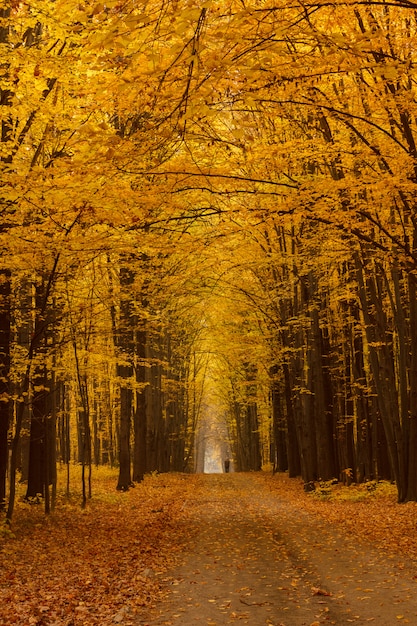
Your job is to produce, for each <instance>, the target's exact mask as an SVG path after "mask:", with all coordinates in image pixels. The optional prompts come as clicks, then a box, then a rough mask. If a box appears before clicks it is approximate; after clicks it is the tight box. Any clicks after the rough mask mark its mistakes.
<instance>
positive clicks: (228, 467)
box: [224, 459, 230, 474]
mask: <svg viewBox="0 0 417 626" xmlns="http://www.w3.org/2000/svg"><path fill="white" fill-rule="evenodd" d="M229 470H230V459H226V460H225V462H224V471H225V472H226V474H228V473H229Z"/></svg>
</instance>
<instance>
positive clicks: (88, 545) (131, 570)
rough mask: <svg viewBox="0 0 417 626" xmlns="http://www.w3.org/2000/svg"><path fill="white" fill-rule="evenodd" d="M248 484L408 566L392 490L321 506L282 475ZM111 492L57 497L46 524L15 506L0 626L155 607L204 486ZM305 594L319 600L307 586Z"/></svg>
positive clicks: (161, 480)
mask: <svg viewBox="0 0 417 626" xmlns="http://www.w3.org/2000/svg"><path fill="white" fill-rule="evenodd" d="M251 476H252V477H253V478H254V479H255V480H256V481H258V480H259V481H260V482H262V483H263V486H266V485H267V486H268V487H269V490H270V492H271V493H272V495H276V497H277V498H279V499H280V500H283V501H288V502H291V503H292V504H296V505H297V506H300V507H301V508H302V509H303V510H307V511H308V512H309V513H310V514H313V515H317V516H318V517H321V518H325V519H327V520H328V521H329V522H330V523H331V524H333V525H336V524H337V525H339V526H340V528H342V529H343V530H345V531H346V532H348V533H349V534H353V535H355V536H356V537H358V539H360V540H365V541H367V540H372V542H376V543H377V544H378V545H381V546H383V547H384V550H385V551H386V550H387V545H389V547H390V549H391V550H393V551H396V553H397V554H398V553H400V554H401V555H404V560H405V559H406V557H411V558H417V533H416V530H417V515H416V513H417V504H416V503H409V504H406V505H399V504H397V503H396V500H395V493H394V491H392V493H386V494H382V495H380V496H379V495H378V493H377V492H375V493H373V494H372V496H370V497H369V498H367V499H365V500H363V501H353V499H349V498H346V499H344V500H340V499H339V500H337V499H336V500H328V501H327V500H326V501H322V500H319V499H317V498H314V497H312V496H311V495H310V494H306V493H305V492H304V491H303V487H302V484H301V482H300V481H299V480H297V479H288V478H287V477H286V475H276V476H272V475H270V474H257V475H254V474H251ZM115 484H116V476H115V475H114V474H113V475H111V476H108V477H107V479H105V480H103V479H101V480H100V481H98V482H97V484H93V496H94V497H93V499H92V500H91V502H89V504H88V506H87V508H86V509H85V510H81V509H80V506H79V498H78V497H77V498H74V499H73V500H72V501H71V500H70V501H67V500H66V499H65V498H63V497H61V499H60V501H59V503H58V505H57V508H56V511H55V512H54V513H53V514H52V515H50V516H49V517H45V516H44V514H43V512H42V510H41V507H38V506H36V505H32V506H30V505H24V504H23V503H20V504H19V506H18V507H17V510H16V518H15V521H14V526H13V532H14V534H15V537H14V538H13V537H11V536H10V535H9V534H8V533H3V534H0V581H1V585H0V626H12V625H16V626H31V625H37V626H109V625H110V624H123V626H129V624H132V625H133V624H134V623H135V622H136V623H137V616H138V614H139V613H140V612H141V611H142V610H143V609H144V607H146V608H149V607H151V606H152V605H154V603H155V602H156V600H157V599H158V597H160V595H159V594H160V591H161V589H160V584H159V582H158V581H160V580H163V578H164V576H161V575H160V574H161V573H162V574H164V572H166V571H167V570H168V569H169V568H170V567H172V566H173V565H174V564H175V563H176V562H177V560H178V559H179V557H180V555H181V551H182V549H183V547H184V544H185V543H186V542H187V540H188V538H189V535H190V532H191V531H190V524H189V519H190V516H191V515H192V514H193V509H195V506H191V505H192V503H193V502H195V501H196V499H197V500H198V501H199V503H200V506H204V503H205V500H204V498H206V499H207V495H205V494H204V493H203V492H201V493H200V494H196V491H198V490H199V489H200V490H202V489H203V487H202V486H203V485H204V481H201V480H199V479H198V477H193V476H185V475H181V474H171V475H160V476H156V477H154V476H149V477H147V478H146V480H145V481H144V482H143V483H142V484H140V485H137V486H136V488H135V489H132V490H130V491H129V492H128V493H118V492H116V491H115ZM346 489H352V488H346ZM351 493H352V492H351ZM197 495H198V497H197ZM225 495H226V494H225ZM217 498H218V502H217V501H213V500H210V506H211V507H213V506H219V507H220V508H221V506H222V493H221V491H220V490H219V492H218V494H217ZM187 501H188V503H189V505H187ZM216 502H217V504H216ZM194 514H195V510H194ZM191 527H195V526H193V525H191ZM253 545H255V546H256V542H255V541H254V542H253ZM312 594H313V595H322V594H323V595H327V592H324V591H322V590H321V588H312ZM236 619H238V618H237V617H236Z"/></svg>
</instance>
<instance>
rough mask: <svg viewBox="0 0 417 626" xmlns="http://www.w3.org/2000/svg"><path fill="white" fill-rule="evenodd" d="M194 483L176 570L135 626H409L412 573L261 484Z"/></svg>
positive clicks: (414, 614) (246, 477)
mask: <svg viewBox="0 0 417 626" xmlns="http://www.w3.org/2000/svg"><path fill="white" fill-rule="evenodd" d="M193 479H194V480H196V479H197V480H198V481H200V482H201V484H202V486H203V489H201V488H200V489H198V490H197V489H196V497H195V499H189V500H187V501H186V502H184V507H187V518H188V520H189V521H187V528H186V529H185V528H181V527H178V528H177V532H178V537H179V539H181V541H182V540H183V537H184V535H188V533H190V537H191V539H190V540H189V541H187V542H186V543H185V547H184V553H183V562H182V563H181V564H180V565H179V566H178V567H177V568H176V569H175V570H174V571H172V572H170V576H169V577H168V578H165V581H164V585H165V590H166V595H165V597H164V599H162V600H161V602H160V603H159V604H158V605H157V607H156V608H155V609H154V610H153V611H152V612H151V613H150V614H148V615H147V616H143V617H142V618H141V619H140V621H139V622H138V626H148V625H149V626H171V625H173V626H188V625H190V626H191V625H192V624H204V625H207V626H219V625H221V624H250V625H252V626H261V625H269V626H312V625H313V626H319V625H321V624H337V625H338V626H348V625H349V626H350V625H351V624H356V625H358V624H360V625H363V624H372V623H374V624H377V625H378V626H394V625H395V624H406V623H408V624H417V598H416V595H417V594H416V592H417V582H416V581H417V575H416V571H415V570H413V568H412V567H409V566H407V567H406V566H404V564H403V563H399V562H398V559H393V558H389V556H388V555H387V554H386V553H384V552H382V551H381V550H378V549H376V548H375V547H373V546H372V544H371V543H369V544H367V543H362V542H361V543H360V545H359V544H358V543H357V542H355V541H354V540H353V539H352V538H349V537H346V536H344V535H343V534H342V533H341V532H340V531H338V530H337V529H335V528H333V527H331V526H330V525H329V524H328V523H326V522H325V521H324V520H321V519H317V518H316V517H315V516H314V515H312V514H310V513H307V512H306V511H303V510H302V509H301V508H300V506H297V504H296V503H295V504H289V503H288V502H287V501H285V502H284V501H282V500H280V499H279V498H277V496H276V495H274V494H272V493H271V492H270V490H269V488H268V482H267V481H266V480H263V479H262V476H259V475H256V474H253V475H252V474H217V475H201V476H199V477H193ZM202 494H203V495H202Z"/></svg>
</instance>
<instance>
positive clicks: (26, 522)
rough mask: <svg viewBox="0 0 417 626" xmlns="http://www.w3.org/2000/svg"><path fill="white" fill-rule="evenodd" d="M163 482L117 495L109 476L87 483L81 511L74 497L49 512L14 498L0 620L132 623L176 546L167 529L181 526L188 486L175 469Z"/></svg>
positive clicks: (1, 563)
mask: <svg viewBox="0 0 417 626" xmlns="http://www.w3.org/2000/svg"><path fill="white" fill-rule="evenodd" d="M168 483H169V484H167V482H166V481H165V479H164V477H163V476H160V477H148V478H147V479H146V480H145V482H144V483H143V484H141V485H138V486H137V487H136V488H135V489H132V490H130V491H129V492H128V493H118V492H116V491H115V484H116V481H115V477H114V476H113V477H112V478H111V479H110V480H108V481H107V484H105V485H101V487H100V488H98V491H97V487H96V489H95V490H94V487H93V496H94V493H96V496H95V497H93V499H92V500H91V502H90V503H89V504H88V507H87V508H86V509H85V510H81V509H80V506H79V499H78V498H77V499H76V500H74V501H73V502H72V503H68V502H67V503H66V502H65V501H64V500H63V501H62V502H60V503H59V505H58V506H57V508H56V512H55V513H53V514H52V515H51V516H49V517H45V516H44V515H43V512H42V511H41V510H40V509H41V507H38V506H36V505H32V506H30V505H25V506H24V505H23V504H20V505H19V507H18V510H17V511H16V518H15V522H14V525H13V533H14V535H15V538H12V537H10V536H9V535H8V534H6V533H4V534H3V536H2V537H1V538H0V580H1V586H0V624H1V625H2V626H12V625H16V626H23V625H24V626H28V625H29V626H30V625H32V624H33V625H38V626H46V625H47V626H78V625H81V624H82V625H88V626H95V625H100V626H105V625H106V624H117V623H123V625H124V626H126V625H128V624H130V623H132V624H133V622H134V618H135V615H136V613H137V612H138V611H139V610H140V608H141V607H143V606H149V605H151V604H152V602H153V601H154V599H155V597H156V595H157V592H158V588H159V587H158V583H157V576H156V575H157V574H158V572H163V571H165V570H166V569H167V568H169V567H170V566H171V565H172V564H173V562H174V561H175V559H176V557H177V555H178V552H179V551H180V550H181V545H180V544H179V543H178V536H177V534H176V533H174V534H172V532H171V531H172V527H173V525H175V526H178V525H181V523H182V518H183V515H184V514H183V510H182V509H183V506H182V503H183V502H184V499H185V498H186V497H187V489H192V488H194V487H193V486H191V485H190V484H189V483H187V481H184V479H183V478H182V477H181V476H180V475H178V476H175V475H171V476H169V479H168ZM100 489H101V490H100Z"/></svg>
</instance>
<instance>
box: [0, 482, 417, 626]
mask: <svg viewBox="0 0 417 626" xmlns="http://www.w3.org/2000/svg"><path fill="white" fill-rule="evenodd" d="M114 484H115V481H114V476H109V477H107V478H106V480H104V481H103V480H101V481H99V482H97V484H93V496H94V497H93V499H92V500H91V501H90V502H89V504H88V506H87V508H86V509H84V510H81V509H80V508H79V499H78V498H76V497H75V496H73V498H72V499H70V500H67V499H65V498H63V497H61V498H60V501H59V502H57V507H56V511H55V512H54V513H53V514H51V515H49V516H48V517H47V518H45V517H44V516H43V513H42V511H40V507H39V506H36V505H32V506H30V505H24V504H23V503H20V504H19V506H18V507H17V510H16V516H15V519H14V523H13V528H12V532H13V534H11V533H9V532H8V531H7V530H6V529H5V530H4V531H3V533H1V536H0V625H1V626H11V625H12V624H16V625H18V626H30V625H32V624H36V625H38V626H109V625H110V624H121V625H122V626H171V625H174V626H188V625H190V626H191V625H192V624H197V625H198V624H202V625H206V626H215V625H220V624H236V625H239V624H250V625H251V626H261V625H269V626H304V625H306V626H318V625H321V624H337V625H339V626H347V625H348V624H352V623H353V624H360V625H363V624H368V623H375V624H378V626H392V625H394V624H406V623H408V624H417V593H416V592H417V560H416V559H417V504H416V503H408V504H403V505H399V504H397V503H396V500H395V493H394V491H393V488H392V486H391V485H388V484H386V483H382V484H381V485H379V486H376V488H375V489H372V488H371V490H369V489H368V488H366V487H365V486H362V487H355V486H351V487H349V488H346V487H339V486H332V487H330V486H328V487H327V486H326V489H323V490H318V492H317V493H315V494H307V493H304V491H303V486H302V483H301V481H299V480H297V479H288V478H287V476H286V475H282V474H277V475H275V476H272V475H271V474H269V473H250V474H233V473H232V474H209V475H193V476H191V475H184V474H171V475H159V476H149V477H147V478H146V480H145V481H144V482H143V483H142V484H141V485H138V486H137V487H136V488H135V489H132V490H130V491H129V492H128V493H123V494H121V493H117V492H116V491H115V490H114ZM368 487H369V486H368ZM371 487H375V485H372V486H371ZM415 564H416V565H415Z"/></svg>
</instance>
